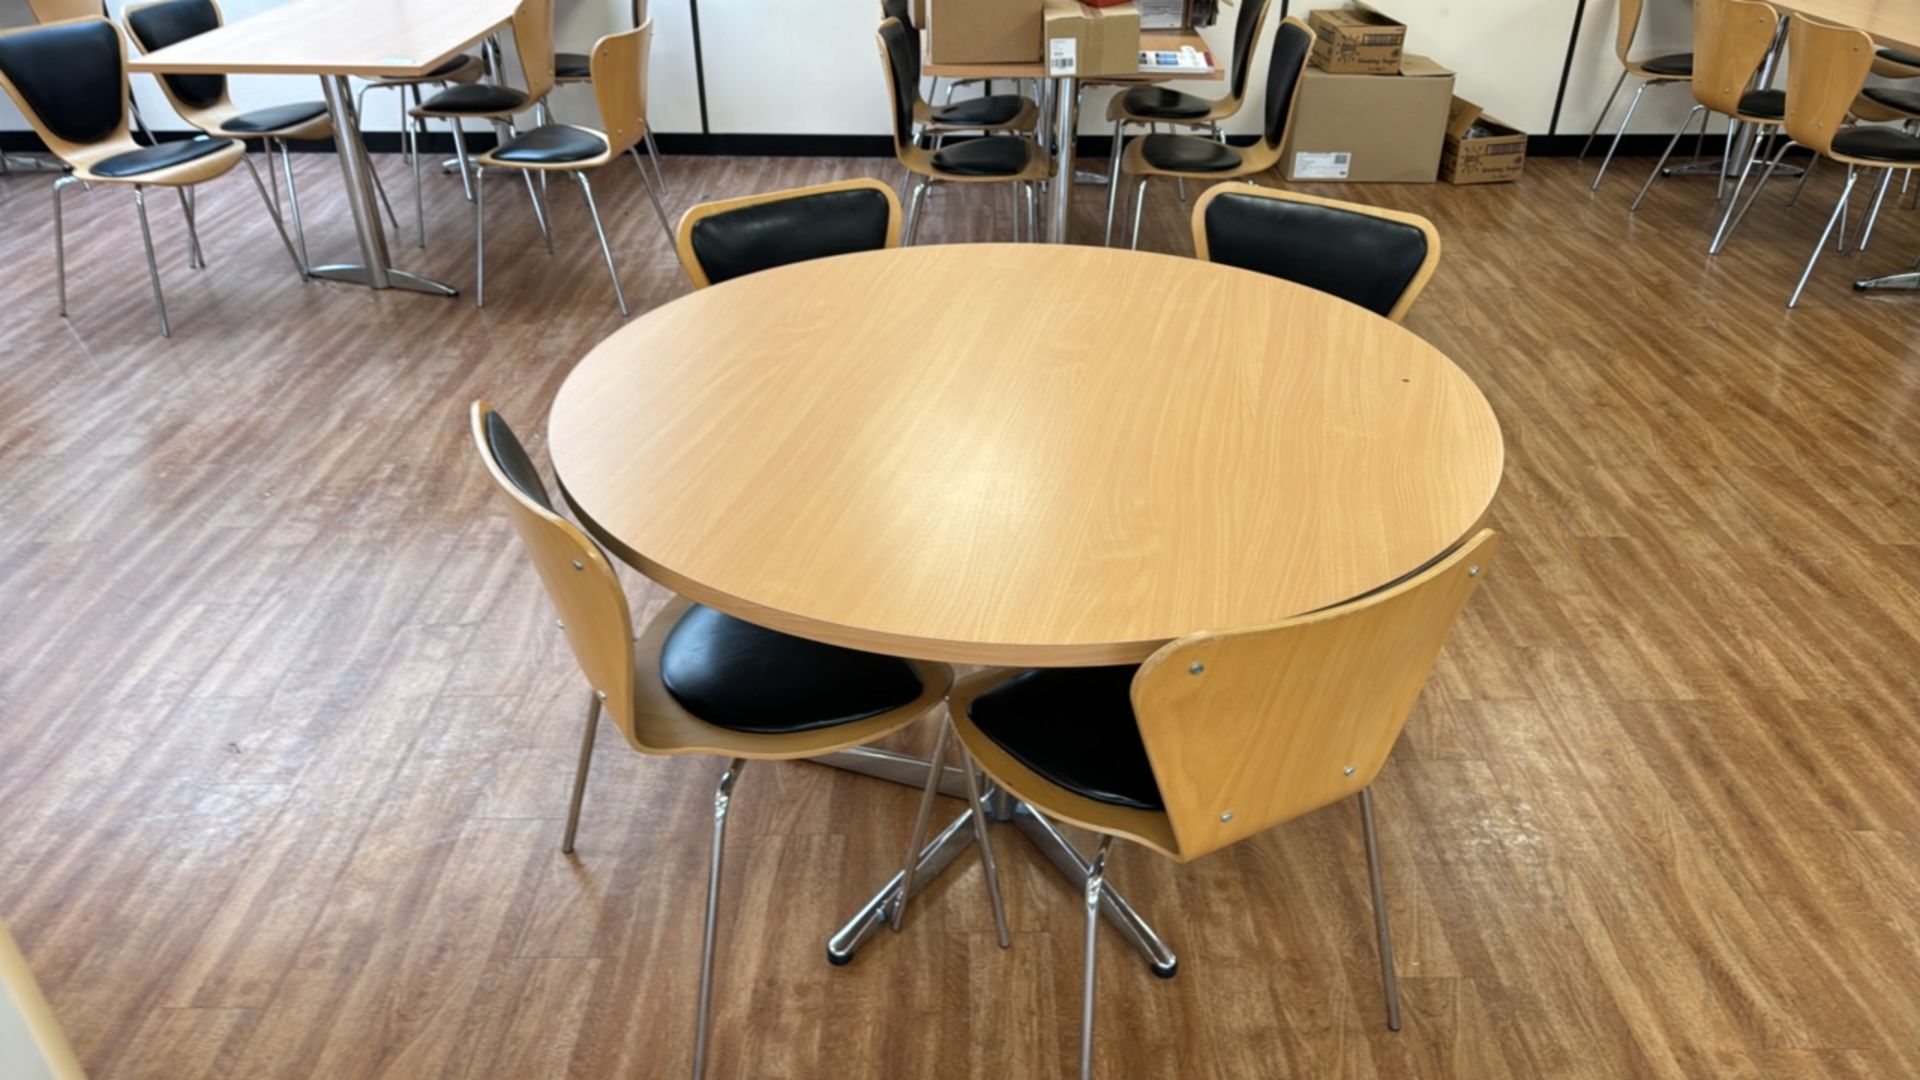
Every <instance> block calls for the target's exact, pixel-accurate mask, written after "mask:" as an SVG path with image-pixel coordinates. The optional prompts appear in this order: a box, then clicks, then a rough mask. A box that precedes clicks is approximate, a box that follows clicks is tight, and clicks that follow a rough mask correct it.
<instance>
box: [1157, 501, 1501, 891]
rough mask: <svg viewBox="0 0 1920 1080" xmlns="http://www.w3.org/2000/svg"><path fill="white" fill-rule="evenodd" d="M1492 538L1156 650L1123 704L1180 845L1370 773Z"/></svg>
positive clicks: (1262, 826) (1241, 830)
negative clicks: (1360, 591)
mask: <svg viewBox="0 0 1920 1080" xmlns="http://www.w3.org/2000/svg"><path fill="white" fill-rule="evenodd" d="M1499 543H1500V541H1499V537H1498V535H1497V534H1495V533H1494V532H1492V531H1491V530H1488V531H1484V532H1481V533H1480V534H1479V535H1478V536H1475V537H1474V538H1472V539H1471V540H1469V541H1467V542H1466V543H1465V544H1463V545H1461V546H1460V548H1459V549H1457V550H1456V551H1455V552H1454V553H1453V554H1451V555H1449V556H1447V557H1446V558H1445V559H1443V560H1441V561H1440V562H1439V563H1437V564H1435V565H1434V566H1432V567H1430V568H1428V569H1427V570H1424V571H1422V572H1420V573H1419V574H1416V575H1415V576H1413V577H1412V578H1409V579H1408V580H1406V581H1404V582H1402V583H1400V584H1399V585H1396V586H1393V587H1392V588H1389V589H1387V590H1385V591H1383V592H1380V593H1376V594H1374V595H1372V596H1369V597H1365V598H1363V599H1360V600H1356V601H1353V602H1351V603H1347V604H1343V605H1340V606H1339V607H1335V608H1330V609H1328V610H1326V611H1323V612H1319V613H1317V614H1313V615H1305V616H1301V617H1300V618H1297V619H1289V620H1287V621H1286V622H1283V623H1280V624H1278V625H1275V626H1271V627H1264V628H1260V629H1255V630H1239V631H1229V632H1223V633H1203V634H1194V635H1191V636H1189V637H1185V638H1181V639H1180V640H1179V641H1175V642H1173V643H1171V644H1169V645H1167V646H1166V647H1164V648H1162V649H1161V650H1160V651H1159V652H1156V653H1154V654H1153V656H1152V657H1150V658H1149V659H1148V660H1147V662H1146V663H1145V664H1144V665H1142V666H1141V668H1140V672H1139V674H1138V675H1136V676H1135V677H1134V682H1133V707H1134V713H1135V715H1136V717H1137V718H1138V721H1139V724H1140V735H1141V738H1142V740H1143V741H1144V742H1145V744H1146V748H1147V757H1148V759H1149V760H1150V761H1151V762H1152V764H1153V773H1154V778H1155V779H1156V781H1158V783H1159V786H1160V795H1161V798H1162V799H1163V800H1164V801H1165V803H1166V813H1167V816H1168V819H1169V822H1170V824H1171V826H1172V829H1173V834H1174V837H1175V838H1176V840H1177V842H1178V844H1179V854H1180V857H1181V858H1182V859H1193V858H1196V857H1198V856H1200V855H1204V854H1206V853H1207V852H1209V851H1213V850H1216V849H1218V848H1222V847H1225V846H1226V845H1228V844H1231V843H1234V842H1236V841H1239V840H1243V839H1245V838H1247V837H1249V836H1252V835H1254V834H1256V833H1260V832H1263V831H1265V830H1267V829H1270V828H1272V827H1273V826H1275V825H1278V824H1280V823H1281V822H1284V821H1288V820H1291V819H1293V818H1296V817H1299V816H1300V815H1302V814H1305V813H1308V812H1309V811H1312V810H1317V809H1319V808H1320V807H1323V806H1327V805H1329V804H1331V803H1334V802H1337V801H1339V800H1341V799H1344V798H1346V797H1347V796H1349V795H1353V794H1356V793H1358V792H1359V791H1360V789H1362V788H1364V787H1366V786H1367V785H1368V784H1370V783H1372V782H1373V778H1374V776H1375V775H1376V774H1378V773H1379V771H1380V767H1381V766H1382V765H1384V764H1386V760H1387V754H1388V752H1389V751H1390V750H1391V749H1392V748H1393V744H1394V740H1395V739H1397V738H1399V736H1400V729H1401V727H1402V726H1403V725H1404V724H1405V723H1406V719H1407V714H1408V713H1409V712H1410V711H1411V710H1412V709H1413V705H1414V702H1415V701H1416V700H1417V699H1418V698H1419V696H1420V690H1421V687H1422V686H1423V685H1424V684H1425V683H1426V681H1427V675H1428V674H1429V673H1430V672H1431V671H1432V670H1433V664H1434V660H1435V658H1436V657H1438V656H1439V654H1440V648H1441V646H1443V645H1445V644H1446V641H1447V635H1448V634H1449V633H1450V632H1451V631H1452V629H1453V625H1454V622H1455V620H1456V619H1458V618H1459V615H1460V611H1461V609H1462V608H1463V607H1465V606H1466V603H1467V599H1468V597H1470V596H1472V595H1473V592H1474V590H1475V589H1476V588H1477V587H1478V586H1479V584H1480V582H1482V581H1483V580H1485V577H1486V573H1487V571H1488V569H1489V568H1490V567H1491V565H1492V562H1493V557H1494V554H1495V552H1496V551H1497V549H1498V548H1499Z"/></svg>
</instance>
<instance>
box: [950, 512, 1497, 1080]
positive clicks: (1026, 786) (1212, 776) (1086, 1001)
mask: <svg viewBox="0 0 1920 1080" xmlns="http://www.w3.org/2000/svg"><path fill="white" fill-rule="evenodd" d="M1498 547H1499V537H1498V536H1497V535H1496V534H1494V533H1493V532H1492V531H1484V532H1482V533H1480V534H1479V535H1478V536H1476V537H1474V538H1472V539H1471V540H1469V541H1467V542H1466V543H1465V544H1463V545H1461V546H1460V548H1459V549H1457V550H1456V551H1454V552H1453V553H1452V554H1451V555H1448V556H1447V557H1445V558H1443V559H1441V560H1439V561H1438V562H1437V563H1435V564H1434V565H1433V566H1431V567H1429V568H1428V569H1426V570H1423V571H1421V572H1420V573H1418V574H1415V575H1413V576H1412V577H1410V578H1408V579H1407V580H1405V581H1403V582H1401V583H1400V584H1398V585H1395V586H1393V587H1391V588H1388V589H1385V590H1383V591H1381V592H1378V593H1374V594H1372V595H1370V596H1367V597H1364V598H1362V599H1359V600H1354V601H1351V602H1348V603H1345V604H1341V605H1338V606H1336V607H1332V608H1329V609H1327V610H1325V611H1320V612H1316V613H1314V614H1311V615H1302V616H1299V617H1298V618H1293V619H1287V620H1285V621H1283V622H1280V623H1276V624H1274V625H1272V626H1265V627H1258V628H1254V629H1247V630H1233V631H1224V632H1211V631H1209V632H1204V633H1197V634H1193V635H1190V636H1188V637H1184V638H1181V639H1180V640H1178V641H1175V642H1172V643H1170V644H1168V645H1166V646H1164V647H1162V648H1161V649H1160V650H1159V651H1158V652H1156V653H1154V654H1153V655H1152V656H1151V657H1149V658H1148V659H1147V661H1146V663H1144V664H1141V665H1140V666H1139V667H1137V668H1136V667H1132V666H1124V665H1123V666H1119V667H1099V668H1043V669H1039V670H1034V671H1027V672H1012V671H1005V670H1001V671H987V672H982V673H980V674H978V675H974V676H970V677H968V678H966V679H963V680H961V681H960V683H959V684H958V685H957V686H955V687H954V689H953V693H952V694H951V695H950V697H949V699H948V715H949V716H950V718H951V723H952V725H953V728H954V734H955V735H957V736H958V738H959V742H960V746H961V748H962V749H963V751H964V752H965V754H966V755H968V756H969V757H970V758H971V760H972V761H973V762H976V763H978V765H979V767H980V768H981V769H983V770H985V772H986V773H987V775H988V776H989V777H991V778H992V780H993V781H994V782H995V783H996V784H998V785H999V786H1000V787H1001V788H1003V789H1005V790H1006V791H1007V792H1009V793H1010V794H1012V795H1013V796H1014V797H1015V798H1018V799H1020V800H1022V801H1023V802H1025V803H1026V804H1027V805H1028V806H1030V807H1032V808H1033V809H1034V810H1036V811H1038V812H1040V813H1042V814H1044V815H1046V816H1049V817H1054V818H1058V819H1060V820H1062V821H1069V822H1072V823H1073V824H1075V825H1079V826H1081V827H1082V828H1086V829H1091V830H1092V831H1094V832H1096V833H1099V834H1100V835H1101V840H1100V846H1099V848H1098V850H1097V851H1096V852H1095V853H1094V856H1093V858H1092V859H1091V860H1090V869H1089V871H1088V873H1087V878H1086V891H1085V894H1084V897H1083V899H1084V904H1085V907H1084V910H1085V916H1086V938H1085V941H1086V944H1085V952H1084V958H1085V968H1084V971H1083V974H1082V981H1081V1003H1080V1005H1081V1012H1080V1076H1081V1078H1082V1080H1087V1078H1089V1077H1091V1076H1092V1074H1093V1015H1094V967H1095V963H1094V961H1095V954H1096V949H1095V945H1096V942H1097V940H1098V931H1099V925H1100V896H1101V893H1102V892H1103V891H1104V889H1105V876H1106V871H1107V863H1108V856H1109V853H1110V850H1111V848H1112V846H1113V841H1114V839H1115V838H1116V837H1118V838H1124V839H1127V840H1132V841H1134V842H1135V843H1138V844H1140V845H1142V846H1144V847H1146V848H1148V849H1150V850H1152V851H1155V852H1157V853H1159V854H1161V855H1163V856H1165V857H1167V858H1169V859H1172V860H1173V861H1175V862H1179V863H1185V862H1191V861H1193V860H1194V859H1197V858H1199V857H1200V856H1202V855H1206V854H1208V853H1210V852H1214V851H1218V850H1219V849H1221V848H1224V847H1227V846H1228V845H1230V844H1234V843H1238V842H1239V841H1241V840H1245V839H1248V838H1250V837H1253V836H1256V835H1258V834H1260V833H1263V832H1265V831H1267V830H1268V829H1271V828H1273V827H1274V826H1276V825H1279V824H1281V823H1283V822H1286V821H1291V820H1292V819H1294V818H1297V817H1300V816H1301V815H1303V814H1307V813H1310V812H1311V811H1314V810H1318V809H1320V808H1321V807H1323V806H1329V805H1332V804H1333V803H1336V802H1339V801H1341V800H1342V799H1345V798H1346V797H1348V796H1350V795H1356V796H1358V799H1359V803H1360V814H1361V824H1362V827H1363V828H1362V832H1363V834H1364V837H1365V840H1366V850H1367V872H1368V877H1369V878H1370V879H1371V882H1372V888H1373V915H1374V930H1375V933H1376V934H1377V935H1378V937H1379V943H1380V971H1381V977H1382V981H1383V983H1384V984H1385V992H1386V1000H1387V1026H1388V1027H1389V1028H1390V1029H1392V1030H1395V1031H1398V1030H1399V1029H1400V1006H1399V994H1398V985H1397V981H1396V979H1395V977H1394V972H1393V944H1392V938H1391V935H1390V934H1389V931H1388V927H1387V907H1386V888H1385V884H1384V882H1383V881H1382V878H1381V874H1380V852H1379V843H1378V838H1377V836H1376V835H1375V831H1374V820H1373V816H1374V815H1373V796H1372V791H1371V789H1370V787H1369V785H1371V784H1372V783H1373V780H1374V777H1375V776H1377V775H1378V774H1379V772H1380V769H1381V767H1382V766H1383V765H1385V764H1386V760H1387V754H1388V753H1389V752H1390V751H1391V750H1392V749H1393V744H1394V740H1395V739H1397V738H1398V737H1399V735H1400V729H1401V727H1402V726H1403V725H1404V724H1405V723H1406V719H1407V714H1408V713H1409V712H1410V711H1411V710H1412V709H1413V705H1414V702H1415V700H1417V699H1418V698H1419V696H1420V689H1421V686H1422V684H1424V683H1425V682H1426V679H1427V674H1428V672H1430V671H1431V670H1432V668H1433V664H1434V660H1435V658H1436V657H1437V656H1438V655H1439V653H1440V649H1441V646H1443V645H1444V644H1446V640H1447V636H1448V634H1449V633H1450V632H1451V631H1452V629H1453V624H1454V622H1455V620H1456V619H1457V618H1458V617H1459V615H1460V611H1461V609H1462V608H1463V607H1465V605H1466V603H1467V599H1468V598H1469V597H1470V596H1471V595H1472V594H1473V591H1474V589H1475V588H1476V587H1477V586H1478V585H1479V583H1480V582H1481V581H1483V580H1484V579H1485V574H1486V571H1487V570H1488V569H1489V568H1490V566H1491V565H1492V562H1493V558H1494V555H1495V552H1496V551H1497V549H1498ZM937 753H938V751H936V755H937ZM964 771H967V772H969V773H970V772H971V771H972V770H971V768H970V767H969V768H967V769H965V770H964ZM935 782H936V783H937V780H936V781H935ZM918 839H919V837H917V836H916V837H915V840H916V841H918ZM914 850H917V848H915V849H914Z"/></svg>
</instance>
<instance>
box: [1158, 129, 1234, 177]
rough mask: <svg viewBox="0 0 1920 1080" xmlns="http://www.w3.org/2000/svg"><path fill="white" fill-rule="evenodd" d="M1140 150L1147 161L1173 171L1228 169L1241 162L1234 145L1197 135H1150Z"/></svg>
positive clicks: (1216, 170) (1222, 170)
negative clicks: (1223, 143)
mask: <svg viewBox="0 0 1920 1080" xmlns="http://www.w3.org/2000/svg"><path fill="white" fill-rule="evenodd" d="M1140 153H1141V155H1142V156H1143V157H1145V158H1146V159H1147V164H1149V165H1152V166H1153V167H1154V168H1157V169H1166V170H1168V171H1169V172H1224V171H1225V170H1227V169H1233V168H1237V167H1239V165H1240V155H1239V154H1238V153H1235V152H1234V149H1233V147H1231V146H1223V145H1222V144H1220V143H1217V142H1214V141H1213V140H1212V139H1202V138H1200V137H1199V136H1197V135H1149V136H1147V137H1146V141H1145V142H1144V143H1142V144H1141V147H1140Z"/></svg>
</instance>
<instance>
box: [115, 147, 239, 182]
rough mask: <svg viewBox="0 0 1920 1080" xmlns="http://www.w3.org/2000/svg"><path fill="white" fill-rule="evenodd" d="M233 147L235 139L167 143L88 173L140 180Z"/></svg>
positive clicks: (128, 154) (118, 157) (122, 156)
mask: <svg viewBox="0 0 1920 1080" xmlns="http://www.w3.org/2000/svg"><path fill="white" fill-rule="evenodd" d="M232 145H234V142H233V140H232V139H187V140H184V141H181V142H163V143H160V144H159V145H157V146H143V147H141V148H140V149H138V150H129V151H127V152H126V153H124V154H115V155H113V156H112V157H110V158H106V159H104V160H102V161H99V162H96V163H95V164H94V166H93V167H92V168H91V169H89V170H88V171H89V172H91V173H93V174H94V175H95V176H139V175H141V174H143V173H150V172H155V171H157V170H160V169H164V168H166V167H167V166H169V165H178V164H180V163H182V162H186V161H193V160H195V159H196V158H203V157H206V156H207V155H208V154H217V153H219V152H220V151H222V150H225V149H226V148H227V147H229V146H232Z"/></svg>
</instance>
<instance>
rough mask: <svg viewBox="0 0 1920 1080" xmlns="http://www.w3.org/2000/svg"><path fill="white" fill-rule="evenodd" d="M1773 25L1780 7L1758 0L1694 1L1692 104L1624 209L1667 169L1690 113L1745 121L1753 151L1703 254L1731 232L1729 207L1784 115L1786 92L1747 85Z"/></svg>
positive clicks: (1769, 46)
mask: <svg viewBox="0 0 1920 1080" xmlns="http://www.w3.org/2000/svg"><path fill="white" fill-rule="evenodd" d="M1779 28H1780V10H1779V9H1778V8H1776V7H1774V6H1773V5H1772V4H1768V3H1763V2H1760V0H1700V2H1699V3H1696V4H1694V5H1693V49H1694V51H1693V58H1694V59H1693V75H1692V77H1691V78H1690V79H1689V82H1690V83H1691V84H1692V86H1693V100H1694V101H1695V102H1696V104H1695V105H1694V106H1693V108H1692V109H1691V110H1690V111H1688V113H1687V118H1686V119H1685V120H1683V121H1682V122H1681V124H1680V130H1679V131H1676V132H1674V135H1673V138H1672V139H1669V140H1668V141H1667V149H1666V151H1665V152H1664V153H1662V154H1661V155H1660V160H1659V162H1658V163H1657V164H1655V165H1654V167H1653V171H1652V172H1650V173H1648V174H1647V181H1646V183H1644V184H1642V185H1640V194H1638V195H1636V196H1634V199H1633V205H1632V206H1631V207H1630V208H1629V209H1628V212H1629V213H1636V212H1638V211H1639V209H1640V204H1641V203H1642V202H1645V201H1646V198H1647V192H1648V191H1650V190H1652V188H1653V182H1654V180H1656V179H1658V178H1659V176H1660V174H1661V171H1662V170H1663V169H1665V168H1666V167H1667V159H1668V158H1669V157H1671V156H1672V155H1673V148H1674V147H1675V146H1677V145H1679V143H1680V138H1681V136H1683V135H1685V134H1686V131H1687V127H1688V125H1690V124H1692V123H1693V118H1694V116H1695V115H1696V114H1704V113H1717V114H1719V115H1721V116H1724V117H1727V118H1728V119H1729V120H1731V121H1733V122H1735V123H1740V124H1748V125H1751V126H1752V128H1753V147H1754V150H1753V152H1752V153H1751V154H1748V155H1747V160H1746V164H1745V165H1744V166H1742V167H1741V169H1740V175H1739V177H1738V178H1737V179H1736V180H1735V181H1734V184H1733V194H1732V196H1731V197H1729V198H1728V199H1727V207H1726V210H1725V211H1724V212H1723V213H1722V214H1721V215H1720V224H1719V226H1718V227H1717V228H1715V229H1714V233H1713V241H1712V242H1711V243H1709V244H1708V245H1707V254H1709V255H1718V254H1720V249H1721V248H1723V247H1725V246H1726V243H1727V240H1728V239H1730V238H1731V237H1732V234H1733V229H1732V225H1733V224H1734V223H1735V220H1736V219H1735V216H1734V207H1735V206H1736V205H1737V204H1738V203H1739V202H1740V192H1741V191H1742V190H1744V189H1745V188H1746V186H1747V178H1748V177H1750V176H1752V175H1753V169H1754V165H1755V163H1756V162H1759V161H1763V160H1765V159H1766V157H1767V152H1768V150H1770V149H1771V148H1772V140H1773V139H1774V138H1775V137H1777V136H1778V135H1779V133H1780V125H1781V123H1782V122H1783V121H1784V120H1785V118H1786V115H1787V94H1786V91H1784V90H1748V89H1747V86H1748V85H1750V84H1751V83H1752V82H1753V76H1754V73H1755V72H1756V71H1758V70H1759V69H1760V65H1761V64H1762V63H1764V62H1765V61H1766V58H1767V54H1768V53H1769V52H1772V51H1773V41H1774V38H1775V36H1776V35H1777V34H1778V33H1779ZM1706 126H1707V120H1706V117H1705V116H1704V115H1702V116H1701V119H1700V130H1701V131H1703V132H1704V131H1705V130H1706Z"/></svg>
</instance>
